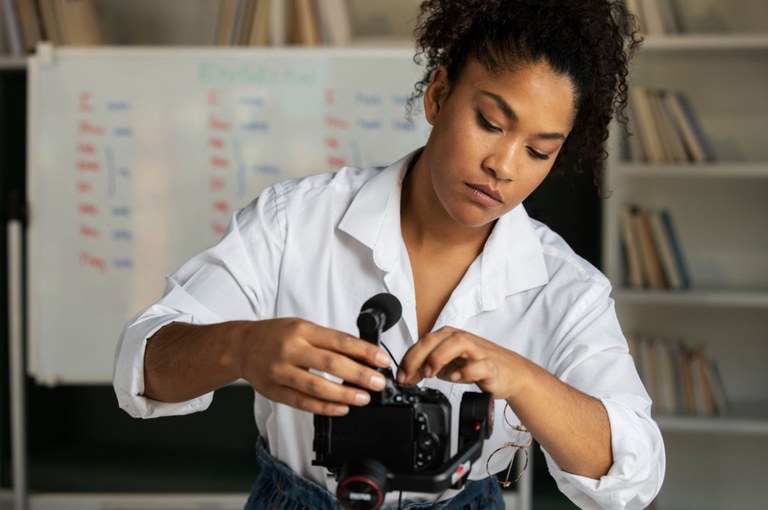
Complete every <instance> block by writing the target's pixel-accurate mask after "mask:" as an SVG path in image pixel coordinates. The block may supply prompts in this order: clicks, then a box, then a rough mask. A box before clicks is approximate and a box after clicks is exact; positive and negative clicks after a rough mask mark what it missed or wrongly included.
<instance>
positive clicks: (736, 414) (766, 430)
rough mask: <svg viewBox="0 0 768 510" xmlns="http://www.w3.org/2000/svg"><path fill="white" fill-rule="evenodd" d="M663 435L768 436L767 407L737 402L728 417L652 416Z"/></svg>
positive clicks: (760, 404)
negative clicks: (682, 433)
mask: <svg viewBox="0 0 768 510" xmlns="http://www.w3.org/2000/svg"><path fill="white" fill-rule="evenodd" d="M654 419H655V420H656V423H658V425H659V428H660V429H661V430H662V431H663V432H665V433H675V432H685V433H701V434H728V435H742V436H768V406H766V404H765V403H754V402H753V403H744V402H741V403H739V402H737V403H736V404H735V405H733V410H732V412H731V413H730V414H729V415H728V416H665V415H659V416H654Z"/></svg>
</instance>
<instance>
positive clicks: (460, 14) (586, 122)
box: [408, 0, 642, 190]
mask: <svg viewBox="0 0 768 510" xmlns="http://www.w3.org/2000/svg"><path fill="white" fill-rule="evenodd" d="M415 36H416V49H417V51H416V55H415V56H414V60H415V62H416V63H417V64H419V65H423V64H424V63H426V72H425V74H424V77H423V78H422V80H421V81H419V82H417V83H416V85H415V87H414V88H415V91H414V92H413V94H412V95H411V98H410V100H409V105H408V107H409V113H412V111H413V107H414V103H415V100H416V99H418V98H419V97H421V96H422V95H423V94H424V91H425V90H426V88H427V86H428V85H429V82H430V79H431V77H432V74H433V73H434V71H435V70H436V69H437V68H438V67H439V66H445V67H446V69H447V72H448V80H449V82H450V83H455V82H456V80H458V79H459V78H460V76H461V73H462V71H463V70H464V67H465V66H466V65H467V62H468V61H469V60H470V59H476V60H477V61H479V62H481V63H483V64H484V65H485V66H486V68H487V69H488V70H489V71H491V72H494V73H498V72H501V71H506V70H514V69H518V68H520V67H522V66H525V65H530V64H534V63H537V62H542V61H543V62H546V63H547V64H548V65H549V66H550V67H551V68H552V70H553V71H554V72H556V73H558V74H561V75H564V76H568V77H570V79H571V81H572V83H573V84H574V86H575V89H576V103H577V104H576V118H575V121H574V125H573V129H572V131H571V133H570V135H569V136H568V138H567V140H566V142H565V144H564V145H563V148H562V149H561V151H560V154H559V156H558V158H557V160H556V161H555V163H554V165H553V167H552V173H553V174H562V173H564V172H565V171H566V170H567V171H568V172H581V171H589V172H591V173H592V175H593V181H594V182H595V185H596V186H597V187H598V190H600V188H601V172H602V165H603V162H604V161H605V159H606V157H607V155H608V154H607V152H606V151H605V148H604V147H605V142H606V140H607V139H608V125H609V123H610V120H611V118H612V117H613V116H614V115H615V116H616V118H617V119H618V120H619V121H620V122H621V123H622V124H623V125H624V127H625V129H626V124H627V118H626V114H625V109H626V106H627V74H628V64H629V59H630V57H631V56H632V54H633V53H634V52H635V51H636V49H637V48H638V47H639V45H640V43H641V42H642V38H641V37H639V35H638V32H637V23H636V19H635V17H634V16H633V15H632V14H630V13H629V12H628V11H627V9H626V7H625V6H624V3H623V2H621V1H615V0H426V1H424V2H422V3H421V6H420V12H419V18H418V24H417V27H416V30H415ZM424 61H425V62H424Z"/></svg>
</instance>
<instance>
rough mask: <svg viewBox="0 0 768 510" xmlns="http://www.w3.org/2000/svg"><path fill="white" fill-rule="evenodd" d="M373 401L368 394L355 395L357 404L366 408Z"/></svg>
mask: <svg viewBox="0 0 768 510" xmlns="http://www.w3.org/2000/svg"><path fill="white" fill-rule="evenodd" d="M370 401H371V396H370V395H369V394H368V393H355V403H356V404H359V405H361V406H364V405H365V404H367V403H368V402H370Z"/></svg>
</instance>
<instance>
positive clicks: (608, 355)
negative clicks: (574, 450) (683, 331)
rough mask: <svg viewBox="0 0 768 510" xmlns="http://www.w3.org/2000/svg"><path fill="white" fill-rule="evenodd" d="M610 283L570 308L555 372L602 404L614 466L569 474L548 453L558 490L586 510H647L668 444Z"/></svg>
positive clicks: (593, 288) (554, 363) (657, 486)
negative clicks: (598, 473)
mask: <svg viewBox="0 0 768 510" xmlns="http://www.w3.org/2000/svg"><path fill="white" fill-rule="evenodd" d="M610 290H611V288H610V285H609V284H607V283H605V284H599V285H593V286H591V288H590V289H589V290H588V291H587V292H585V293H584V294H583V295H582V296H581V297H580V299H579V300H578V301H577V302H576V303H575V304H573V305H572V306H571V313H569V318H568V319H567V320H566V321H564V323H563V329H562V331H563V332H564V336H563V337H562V338H564V340H563V341H562V342H561V343H560V344H559V346H558V348H557V349H556V351H555V353H554V356H553V358H552V366H551V367H550V368H551V371H552V373H554V374H555V375H556V376H557V377H558V378H559V379H561V380H562V381H564V382H566V383H567V384H569V385H571V386H573V387H574V388H576V389H578V390H580V391H582V392H584V393H586V394H588V395H591V396H593V397H595V398H597V399H599V400H600V401H601V402H602V403H603V405H604V406H605V409H606V411H607V414H608V419H609V422H610V427H611V448H612V451H613V465H612V466H611V468H610V470H609V471H608V473H607V474H606V475H604V476H602V477H601V478H600V479H599V480H596V479H592V478H588V477H584V476H579V475H574V474H572V473H568V472H566V471H563V470H562V469H561V468H560V467H559V466H558V465H557V463H556V462H555V461H554V459H553V458H552V457H551V456H550V455H549V454H548V453H547V452H546V451H544V455H545V458H546V460H547V465H548V467H549V471H550V473H551V475H552V477H553V478H554V479H555V481H556V482H557V485H558V487H559V488H560V490H561V491H562V492H563V494H565V495H566V496H567V497H568V498H569V499H571V500H572V501H573V502H574V503H576V504H577V505H578V506H579V507H580V508H585V509H592V508H594V509H598V508H599V509H642V508H646V507H647V506H648V505H649V504H650V503H651V502H652V501H653V498H654V497H656V495H657V494H658V492H659V489H660V488H661V483H662V481H663V479H664V471H665V453H664V443H663V440H662V437H661V433H660V431H659V428H658V426H657V425H656V423H655V421H654V420H653V419H652V418H651V399H650V397H649V396H648V393H647V392H646V390H645V388H644V386H643V384H642V382H641V380H640V377H639V376H638V374H637V369H636V368H635V364H634V361H633V360H632V357H631V356H630V354H629V350H628V347H627V343H626V339H625V338H624V335H623V333H622V332H621V328H620V326H619V322H618V319H617V317H616V313H615V309H614V302H613V300H612V299H611V298H610V295H609V294H610Z"/></svg>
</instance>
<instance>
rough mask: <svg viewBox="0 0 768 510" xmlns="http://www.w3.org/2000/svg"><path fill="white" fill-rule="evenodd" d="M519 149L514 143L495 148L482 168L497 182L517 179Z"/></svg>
mask: <svg viewBox="0 0 768 510" xmlns="http://www.w3.org/2000/svg"><path fill="white" fill-rule="evenodd" d="M518 153H519V148H518V145H517V144H516V143H505V144H500V145H498V146H495V147H494V148H493V149H492V150H491V152H490V154H488V156H486V158H485V160H484V161H483V168H485V170H486V171H487V172H488V173H489V174H491V175H492V176H493V178H494V179H496V180H499V181H514V180H515V178H516V177H517V171H518V161H517V155H518Z"/></svg>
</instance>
